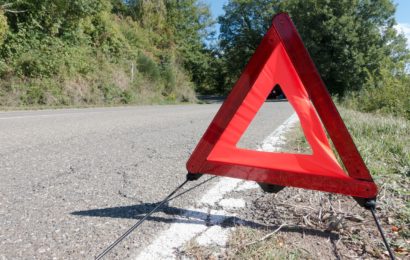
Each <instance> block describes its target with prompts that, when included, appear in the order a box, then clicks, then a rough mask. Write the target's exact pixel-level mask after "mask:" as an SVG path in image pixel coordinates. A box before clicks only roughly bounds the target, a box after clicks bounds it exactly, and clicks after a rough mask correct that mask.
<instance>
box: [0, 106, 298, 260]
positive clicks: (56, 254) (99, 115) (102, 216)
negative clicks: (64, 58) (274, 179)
mask: <svg viewBox="0 0 410 260" xmlns="http://www.w3.org/2000/svg"><path fill="white" fill-rule="evenodd" d="M219 106H220V104H208V105H166V106H138V107H116V108H93V109H64V110H42V111H17V112H0V259H92V258H94V257H95V256H96V255H98V254H99V253H100V252H101V251H102V250H103V249H104V248H105V247H107V246H108V245H109V244H110V243H111V242H113V241H114V240H115V239H116V238H117V237H118V236H120V235H121V234H122V233H123V232H125V231H126V230H127V229H128V228H129V227H131V226H132V225H133V224H134V223H135V222H136V221H137V220H138V219H140V218H141V217H142V216H143V215H144V214H145V213H146V212H147V211H149V210H150V209H152V208H153V207H154V206H155V203H157V202H159V201H160V200H161V199H162V198H163V197H165V196H166V195H167V194H168V193H169V192H170V191H172V190H173V189H174V188H175V187H176V186H178V185H179V184H180V183H181V182H182V181H184V180H185V174H186V169H185V162H186V161H187V159H188V157H189V155H190V153H191V152H192V150H193V149H194V147H195V145H196V144H197V142H198V141H199V139H200V137H201V136H202V134H203V132H204V131H205V130H206V128H207V127H208V125H209V123H210V121H211V120H212V118H213V116H214V115H215V113H216V112H217V110H218V108H219ZM292 113H293V110H292V108H291V107H290V105H289V104H288V103H287V102H267V103H265V105H264V106H263V107H262V109H261V111H260V112H259V113H258V115H257V117H256V119H255V120H254V121H255V122H254V123H252V125H251V126H250V127H249V129H248V131H247V132H246V134H245V135H244V137H243V138H242V139H241V141H240V143H239V144H238V146H240V147H244V148H255V147H256V145H257V144H258V143H259V142H261V141H262V140H263V139H264V138H265V137H266V136H267V135H269V134H270V133H271V132H272V131H273V130H274V129H275V128H276V127H277V126H279V125H280V124H281V123H283V122H284V121H285V120H286V119H287V118H288V117H289V116H290V115H291V114H292ZM200 180H202V178H201V179H200ZM194 185H195V182H193V183H189V185H187V186H186V189H188V188H189V187H192V186H194ZM209 185H212V182H209V183H207V184H205V185H203V186H201V187H199V188H197V189H195V190H193V191H191V192H189V193H187V194H185V195H183V196H181V197H179V198H177V199H175V200H173V201H171V202H170V205H172V207H167V208H168V209H169V208H171V209H172V210H162V211H160V212H158V213H156V214H155V215H154V216H153V217H152V218H150V219H148V221H146V222H145V223H144V224H143V225H142V226H141V228H140V229H138V230H136V231H135V232H134V233H132V234H131V235H130V236H129V237H128V238H127V239H126V240H124V241H123V242H122V243H121V244H119V245H118V246H117V247H116V248H115V249H113V251H112V252H110V254H109V255H108V257H107V259H132V258H134V257H135V256H136V255H137V254H138V252H139V251H140V250H141V249H142V248H144V247H146V246H147V245H148V244H149V243H150V242H151V241H152V240H153V239H154V238H155V236H156V235H157V234H158V232H160V231H161V230H164V229H165V228H167V227H168V226H169V225H170V223H172V221H173V219H174V217H173V216H175V214H178V212H179V211H180V210H182V209H184V208H186V207H189V206H192V205H195V203H196V201H197V200H198V199H199V198H200V197H201V194H202V193H204V191H205V190H206V189H207V188H209Z"/></svg>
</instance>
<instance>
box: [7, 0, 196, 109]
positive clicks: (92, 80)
mask: <svg viewBox="0 0 410 260" xmlns="http://www.w3.org/2000/svg"><path fill="white" fill-rule="evenodd" d="M112 2H115V1H109V0H103V1H97V0H81V1H64V0H62V1H51V0H41V1H34V0H22V1H11V4H10V5H7V6H8V7H9V8H12V9H13V12H8V11H7V10H3V9H2V7H1V6H0V57H1V59H0V78H1V81H0V106H21V105H81V104H128V103H135V102H139V103H140V102H143V103H147V102H148V103H149V102H173V101H178V100H179V101H194V100H195V92H194V87H193V84H192V83H190V82H191V77H190V76H188V75H190V73H189V68H187V67H185V65H184V62H183V59H182V58H183V52H182V51H181V52H180V51H179V50H177V48H176V47H175V44H176V42H175V41H176V40H175V39H170V37H169V36H170V33H172V28H173V27H174V26H175V25H174V24H167V23H166V22H167V21H165V23H166V24H164V26H162V27H161V28H164V30H165V29H166V30H169V31H170V32H169V33H165V32H164V31H158V30H157V28H156V27H155V26H156V25H155V24H153V25H150V27H147V26H145V27H144V26H141V21H139V20H138V17H136V16H135V15H134V16H133V15H132V12H131V10H132V9H134V10H135V9H136V8H143V6H138V5H137V4H135V5H132V3H129V5H126V4H124V2H118V3H116V7H118V5H122V6H123V7H124V8H123V11H124V10H125V11H126V13H115V12H116V10H117V9H115V8H114V9H113V8H112V5H111V3H112ZM184 5H186V3H184ZM190 5H195V1H192V3H190ZM163 7H164V8H165V6H163ZM174 7H175V8H176V11H175V12H178V4H177V2H175V6H174ZM144 10H145V12H148V11H150V10H147V9H146V8H145V9H144V8H143V10H142V11H144ZM16 11H18V12H16ZM20 11H21V12H20ZM125 11H124V12H125ZM151 11H152V12H153V14H151V15H155V12H154V11H156V10H151ZM147 15H148V14H147ZM148 16H149V15H148ZM144 17H145V16H144ZM167 26H168V27H167ZM194 33H195V32H194ZM198 33H199V32H198ZM197 40H198V41H199V42H200V41H201V38H200V37H199V36H198V38H197ZM173 57H181V59H179V60H176V59H175V58H173ZM180 74H183V75H184V76H182V77H181V76H180ZM184 88H185V89H184Z"/></svg>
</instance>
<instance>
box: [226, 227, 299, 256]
mask: <svg viewBox="0 0 410 260" xmlns="http://www.w3.org/2000/svg"><path fill="white" fill-rule="evenodd" d="M267 233H269V231H268V230H260V229H252V228H249V227H238V228H236V229H235V231H234V232H233V233H232V234H231V236H230V238H229V241H228V248H229V251H228V258H229V259H243V260H246V259H275V260H276V259H289V260H293V259H301V258H306V257H307V255H306V252H304V251H302V250H301V249H298V248H294V247H293V246H292V245H290V244H287V243H286V242H285V241H284V240H283V239H282V237H281V236H280V235H273V236H270V237H268V238H266V239H264V240H262V241H260V242H256V241H258V240H260V238H261V237H264V236H265V235H266V234H267Z"/></svg>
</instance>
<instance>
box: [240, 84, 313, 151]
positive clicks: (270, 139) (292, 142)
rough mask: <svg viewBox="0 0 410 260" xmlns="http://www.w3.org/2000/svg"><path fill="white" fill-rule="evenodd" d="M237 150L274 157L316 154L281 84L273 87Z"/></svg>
mask: <svg viewBox="0 0 410 260" xmlns="http://www.w3.org/2000/svg"><path fill="white" fill-rule="evenodd" d="M236 147H237V148H240V149H247V150H258V151H264V152H274V153H296V154H310V155H311V154H312V148H311V147H310V145H309V143H308V141H307V140H306V137H305V135H304V134H303V131H302V127H301V125H300V121H299V118H298V116H297V114H296V112H295V110H294V109H293V107H292V105H291V104H290V103H289V102H288V100H287V99H286V93H284V91H283V90H282V88H281V87H280V85H279V84H275V85H274V86H273V87H272V90H271V91H270V92H269V94H268V96H267V98H266V101H265V102H264V104H263V105H262V107H261V108H260V109H259V111H258V113H257V114H256V116H255V118H254V119H253V120H252V122H251V124H250V125H249V126H248V128H247V129H246V131H245V133H244V134H243V135H242V137H241V138H240V140H239V142H238V143H237V144H236Z"/></svg>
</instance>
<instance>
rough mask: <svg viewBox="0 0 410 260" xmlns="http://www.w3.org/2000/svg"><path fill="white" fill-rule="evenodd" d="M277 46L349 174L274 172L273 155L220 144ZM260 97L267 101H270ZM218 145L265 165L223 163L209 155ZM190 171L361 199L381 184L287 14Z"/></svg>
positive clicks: (257, 53) (247, 72) (245, 75)
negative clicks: (378, 183)
mask: <svg viewBox="0 0 410 260" xmlns="http://www.w3.org/2000/svg"><path fill="white" fill-rule="evenodd" d="M278 44H281V45H282V46H283V48H284V51H285V52H286V54H287V56H288V57H289V60H290V62H291V63H292V65H293V68H294V69H295V71H296V73H297V75H298V77H299V79H300V81H301V84H303V86H304V88H305V90H306V93H307V95H308V97H309V99H310V101H311V103H312V104H313V107H314V109H315V111H316V113H317V115H318V117H319V118H320V120H321V123H322V124H323V126H324V127H325V129H326V131H327V133H328V135H329V137H330V140H331V141H332V142H333V144H334V147H335V149H336V151H337V153H338V154H339V156H340V159H341V160H342V162H343V165H344V166H345V169H346V172H347V174H346V173H345V174H331V172H329V173H327V172H319V173H318V172H308V171H299V172H298V171H293V170H292V169H291V167H290V169H287V170H283V169H281V170H278V169H273V168H271V167H267V165H266V163H269V159H270V158H272V157H269V156H268V155H267V154H269V153H268V152H259V153H258V154H252V153H251V152H250V151H246V150H244V149H236V150H233V149H229V148H225V147H221V146H220V145H219V146H218V141H219V139H220V138H221V137H222V136H223V133H224V132H225V131H226V129H227V128H228V127H230V128H233V127H234V126H232V125H229V124H230V122H231V121H232V120H233V118H234V116H235V114H236V112H237V111H238V109H240V108H241V107H242V106H246V105H247V104H244V102H243V101H244V100H245V99H246V97H247V95H248V93H249V92H250V91H251V90H252V88H253V87H254V84H255V82H256V81H257V78H258V77H259V75H260V74H261V73H262V72H263V68H264V66H265V65H266V63H267V62H268V59H269V58H270V56H271V54H272V53H273V51H274V50H275V48H276V47H277V46H278ZM272 87H273V86H272ZM261 98H262V99H264V98H266V97H261ZM263 101H264V100H263ZM263 101H262V102H263ZM256 112H257V111H253V112H252V113H254V114H253V115H252V116H251V117H250V120H249V122H246V127H247V126H248V125H249V124H250V121H251V120H252V118H253V116H254V115H255V114H256ZM245 120H247V119H245ZM319 125H320V122H319ZM237 132H238V131H237ZM239 134H240V136H241V135H242V134H243V132H241V131H239ZM240 136H239V137H236V139H239V138H240ZM326 142H327V141H326ZM215 147H218V149H217V150H218V151H217V152H219V153H220V154H230V153H232V157H234V156H235V154H240V153H243V156H242V158H246V155H252V157H253V158H254V159H255V161H258V162H261V161H263V162H264V164H258V163H254V164H252V160H251V159H252V158H250V161H251V162H249V163H241V162H240V161H236V162H229V161H222V160H219V161H218V160H217V159H214V158H212V157H215V156H213V155H212V156H210V155H211V153H212V154H215V151H214V149H215ZM312 149H313V147H312ZM255 152H256V151H255ZM257 156H258V157H264V156H265V157H266V159H265V160H256V157H257ZM281 156H286V154H281ZM293 156H295V155H293ZM297 158H298V159H301V160H303V159H304V158H305V157H303V155H300V156H299V157H297ZM295 163H298V162H295ZM187 169H188V172H189V173H190V174H203V173H209V174H214V175H221V176H228V177H234V178H240V179H246V180H253V181H257V182H262V183H268V184H274V185H280V186H293V187H299V188H305V189H313V190H320V191H326V192H334V193H340V194H344V195H350V196H353V197H358V198H375V197H376V195H377V186H376V185H375V183H374V181H373V179H372V177H371V175H370V173H369V170H368V169H367V167H366V165H365V163H364V161H363V159H362V157H361V156H360V154H359V152H358V150H357V148H356V146H355V144H354V142H353V139H352V137H351V136H350V134H349V132H348V130H347V128H346V126H345V124H344V122H343V120H342V118H341V116H340V114H339V112H338V110H337V108H336V106H335V104H334V103H333V101H332V99H331V96H330V94H329V93H328V91H327V89H326V87H325V84H324V82H323V81H322V79H321V77H320V75H319V72H318V71H317V69H316V67H315V65H314V63H313V61H312V59H311V58H310V55H309V53H308V52H307V50H306V48H305V47H304V45H303V42H302V40H301V38H300V36H299V34H298V32H297V30H296V28H295V26H294V25H293V23H292V21H291V19H290V17H289V16H288V15H287V14H286V13H279V14H277V15H276V16H275V17H274V18H273V20H272V26H271V28H270V29H269V30H268V32H267V33H266V35H265V36H264V37H263V39H262V42H261V44H260V45H259V46H258V48H257V50H256V51H255V53H254V55H253V56H252V58H251V59H250V61H249V63H248V65H247V66H246V68H245V70H244V72H243V73H242V75H241V77H240V78H239V80H238V81H237V82H236V84H235V86H234V87H233V89H232V91H231V93H230V94H229V96H228V97H227V99H226V100H225V102H224V103H223V104H222V106H221V108H220V109H219V111H218V113H217V114H216V116H215V117H214V119H213V121H212V122H211V124H210V126H209V127H208V129H207V130H206V132H205V134H204V135H203V137H202V139H201V140H200V142H199V143H198V145H197V147H196V148H195V150H194V152H193V153H192V155H191V157H190V159H189V160H188V162H187Z"/></svg>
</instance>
